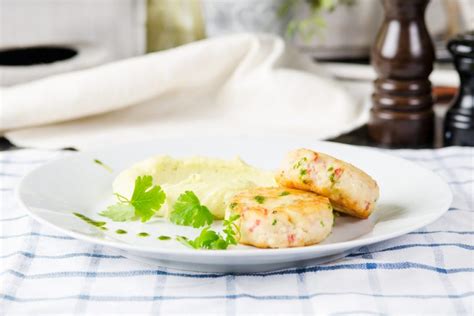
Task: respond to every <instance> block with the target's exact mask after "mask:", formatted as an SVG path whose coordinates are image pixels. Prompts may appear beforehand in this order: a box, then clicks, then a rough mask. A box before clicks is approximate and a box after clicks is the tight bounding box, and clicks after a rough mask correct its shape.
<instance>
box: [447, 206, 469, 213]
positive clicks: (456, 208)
mask: <svg viewBox="0 0 474 316" xmlns="http://www.w3.org/2000/svg"><path fill="white" fill-rule="evenodd" d="M448 211H449V212H472V210H471V209H462V208H458V207H450V208H449V209H448Z"/></svg>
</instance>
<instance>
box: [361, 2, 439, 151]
mask: <svg viewBox="0 0 474 316" xmlns="http://www.w3.org/2000/svg"><path fill="white" fill-rule="evenodd" d="M428 2H429V0H408V1H407V0H383V6H384V9H385V20H384V21H383V24H382V27H381V29H380V30H379V33H378V35H377V38H376V41H375V45H374V46H373V48H372V64H373V66H374V68H375V71H376V72H377V75H378V79H377V80H375V82H374V86H375V92H374V94H373V95H372V103H373V107H372V110H371V117H370V120H369V124H368V130H369V136H370V138H371V139H372V140H373V141H375V142H376V143H378V144H381V145H385V146H391V147H420V146H430V145H431V144H432V143H433V125H434V113H433V98H432V96H431V83H430V81H429V80H428V76H429V74H430V73H431V71H432V70H433V61H434V58H435V53H434V48H433V43H432V42H431V38H430V35H429V33H428V30H427V29H426V25H425V21H424V14H425V9H426V6H427V5H428Z"/></svg>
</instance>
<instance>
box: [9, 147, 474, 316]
mask: <svg viewBox="0 0 474 316" xmlns="http://www.w3.org/2000/svg"><path fill="white" fill-rule="evenodd" d="M390 153H391V154H394V155H397V156H401V157H404V158H407V159H409V160H412V161H414V162H416V163H418V164H420V165H422V166H423V167H426V168H429V169H431V170H433V171H434V172H436V173H437V174H439V175H440V176H441V177H443V178H444V179H445V180H446V181H447V182H448V183H449V185H450V186H451V189H452V191H453V192H454V202H453V205H452V206H451V208H450V209H449V211H448V212H447V213H446V214H445V215H444V216H443V217H442V218H440V219H439V220H437V221H436V222H435V223H433V224H431V225H429V226H427V227H425V228H423V229H421V230H418V231H415V232H412V233H410V234H408V235H405V236H402V237H399V238H396V239H393V240H390V241H386V242H382V243H379V244H376V245H372V246H369V247H362V248H360V249H356V250H355V251H354V252H353V254H351V255H349V256H348V257H346V258H344V259H341V260H339V261H336V262H332V263H330V264H324V265H319V266H311V267H307V268H301V269H288V270H283V271H277V272H270V273H255V274H252V273H247V274H213V273H204V274H203V273H192V272H182V271H174V270H169V269H165V268H151V267H150V266H147V265H144V264H141V263H138V262H135V261H132V260H129V259H126V258H124V257H121V256H118V255H116V254H115V253H113V252H111V251H110V250H109V249H107V248H104V247H102V246H97V245H93V244H89V243H85V242H82V241H79V240H76V239H73V238H70V237H67V236H65V235H63V234H61V233H59V232H57V231H55V230H53V229H50V228H48V227H44V226H42V225H40V224H38V223H37V222H35V221H34V220H32V219H30V218H29V217H28V216H27V215H26V214H25V211H24V210H23V209H22V208H21V207H20V206H19V205H18V203H17V201H16V200H15V198H14V190H15V187H16V185H17V183H18V182H19V180H20V179H21V177H22V176H23V175H24V174H26V173H27V172H28V171H29V170H31V169H32V168H34V167H36V166H38V165H40V164H41V163H44V162H46V161H49V160H51V159H54V158H56V157H58V156H62V155H65V154H68V153H64V152H58V151H40V150H15V151H8V152H2V153H0V168H1V169H0V194H1V200H0V201H1V206H0V227H1V231H0V242H1V249H0V262H1V264H0V266H1V272H0V314H3V313H4V314H17V313H31V314H34V315H38V314H54V313H67V314H69V313H77V314H81V313H87V314H93V315H96V314H118V313H123V314H151V313H153V314H155V313H163V314H173V313H180V314H185V315H189V314H199V313H201V314H211V313H216V314H228V315H237V314H251V313H260V314H264V313H266V314H269V315H277V314H331V315H346V314H363V315H373V314H396V315H399V314H415V315H420V314H443V315H447V314H450V315H453V314H456V315H473V297H474V289H473V287H474V285H473V283H474V278H473V276H474V273H473V272H474V264H473V263H474V257H473V255H474V245H473V234H474V227H473V225H474V221H473V214H474V206H473V195H474V149H473V148H456V147H452V148H445V149H439V150H416V151H415V150H402V151H391V152H390ZM402 181H410V179H403V180H402ZM420 194H422V188H420Z"/></svg>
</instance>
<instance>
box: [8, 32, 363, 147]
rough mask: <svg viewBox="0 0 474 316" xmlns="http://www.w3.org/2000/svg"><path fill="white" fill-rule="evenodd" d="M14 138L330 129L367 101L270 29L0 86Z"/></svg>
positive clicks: (323, 132) (93, 140)
mask: <svg viewBox="0 0 474 316" xmlns="http://www.w3.org/2000/svg"><path fill="white" fill-rule="evenodd" d="M0 100H1V102H0V123H1V124H0V132H3V133H5V135H6V137H7V138H8V139H10V141H12V142H13V143H15V144H16V145H18V146H34V147H42V148H60V147H76V148H80V149H82V148H86V147H95V146H100V145H102V144H104V143H107V144H110V143H117V142H121V143H126V142H130V141H135V140H137V139H139V140H144V139H147V138H156V137H159V136H162V137H167V136H183V137H184V136H186V135H189V134H193V135H196V134H203V135H209V134H217V133H219V134H225V135H229V136H230V135H234V136H235V135H252V134H257V133H258V134H264V133H272V134H278V133H282V134H288V133H293V134H295V133H296V134H297V133H301V134H311V135H313V136H314V138H315V139H323V138H328V137H333V136H337V135H339V134H341V133H344V132H347V131H349V130H351V129H354V128H356V127H358V126H360V125H362V124H364V123H365V122H366V120H367V117H368V115H367V113H368V109H367V107H366V106H364V103H363V102H361V100H360V98H357V97H353V96H351V95H350V94H349V93H348V92H347V91H346V90H345V88H344V87H343V86H341V85H340V84H338V83H337V82H336V81H334V80H333V79H331V78H330V77H329V76H328V75H326V74H325V73H324V71H323V70H321V68H319V67H317V65H315V64H314V63H313V62H311V61H310V60H308V59H305V58H304V57H302V56H300V55H298V54H296V53H294V52H293V51H291V50H290V49H289V48H288V47H287V46H286V45H285V42H284V41H283V40H282V39H280V38H278V37H275V36H272V35H263V34H260V35H255V34H237V35H231V36H226V37H219V38H213V39H208V40H203V41H199V42H195V43H191V44H188V45H185V46H181V47H178V48H175V49H171V50H167V51H162V52H157V53H153V54H148V55H145V56H140V57H136V58H132V59H128V60H123V61H119V62H114V63H111V64H107V65H103V66H100V67H97V68H93V69H88V70H83V71H76V72H72V73H67V74H63V75H57V76H53V77H49V78H46V79H42V80H38V81H35V82H31V83H26V84H22V85H17V86H13V87H8V88H3V89H0Z"/></svg>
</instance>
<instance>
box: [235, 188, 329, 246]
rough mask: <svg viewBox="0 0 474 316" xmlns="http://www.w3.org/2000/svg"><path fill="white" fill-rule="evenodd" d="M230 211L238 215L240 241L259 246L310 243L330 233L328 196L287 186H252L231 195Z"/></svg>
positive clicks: (303, 244) (306, 244) (305, 244)
mask: <svg viewBox="0 0 474 316" xmlns="http://www.w3.org/2000/svg"><path fill="white" fill-rule="evenodd" d="M228 211H229V212H230V214H239V215H240V218H239V220H238V225H239V227H240V240H239V242H240V243H241V244H247V245H251V246H255V247H258V248H287V247H301V246H309V245H313V244H316V243H319V242H321V241H322V240H324V239H325V238H326V237H327V236H328V235H329V233H330V232H331V229H332V225H333V221H334V217H333V211H332V206H331V203H330V201H329V199H327V198H325V197H323V196H318V195H317V194H314V193H311V192H304V191H300V190H294V189H288V188H275V187H273V188H262V187H259V188H252V189H248V190H246V191H242V192H239V193H237V194H236V195H234V196H233V197H232V198H231V200H230V203H229V208H228Z"/></svg>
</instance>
